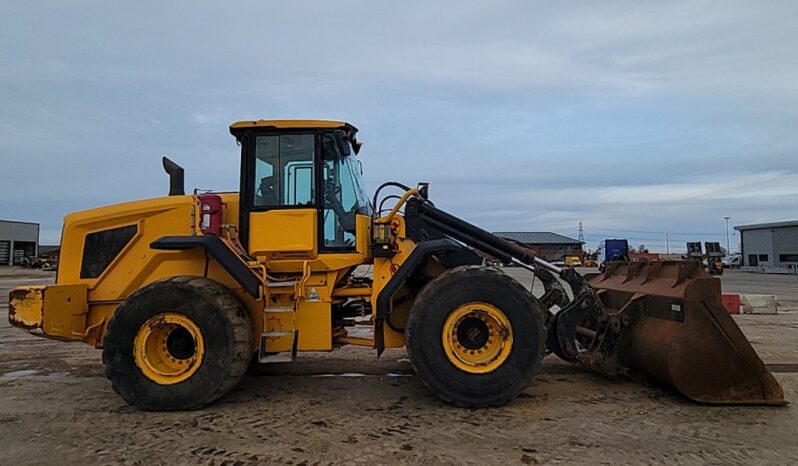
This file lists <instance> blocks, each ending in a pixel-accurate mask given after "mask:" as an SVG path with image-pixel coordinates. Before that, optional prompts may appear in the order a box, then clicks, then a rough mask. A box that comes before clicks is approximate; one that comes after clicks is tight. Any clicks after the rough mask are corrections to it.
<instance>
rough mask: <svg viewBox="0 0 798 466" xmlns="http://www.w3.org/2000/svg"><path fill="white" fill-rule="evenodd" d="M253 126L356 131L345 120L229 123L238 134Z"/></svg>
mask: <svg viewBox="0 0 798 466" xmlns="http://www.w3.org/2000/svg"><path fill="white" fill-rule="evenodd" d="M253 128H274V129H303V128H307V129H318V128H325V129H326V128H330V129H336V128H341V129H346V130H347V131H354V132H357V128H355V127H354V126H352V125H350V124H349V123H347V122H345V121H336V120H249V121H237V122H235V123H233V124H232V125H230V133H232V134H233V135H234V136H238V135H239V134H240V133H241V132H242V131H244V130H247V129H253Z"/></svg>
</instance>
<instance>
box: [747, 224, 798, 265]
mask: <svg viewBox="0 0 798 466" xmlns="http://www.w3.org/2000/svg"><path fill="white" fill-rule="evenodd" d="M734 229H735V230H737V231H739V232H740V254H741V255H742V259H743V268H744V269H745V268H749V269H757V270H760V271H763V272H793V273H795V272H798V220H791V221H787V222H776V223H760V224H755V225H740V226H735V227H734Z"/></svg>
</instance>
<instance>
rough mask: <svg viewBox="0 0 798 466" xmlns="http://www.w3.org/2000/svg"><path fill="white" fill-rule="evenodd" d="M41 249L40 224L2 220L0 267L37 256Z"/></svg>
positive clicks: (0, 221) (0, 223)
mask: <svg viewBox="0 0 798 466" xmlns="http://www.w3.org/2000/svg"><path fill="white" fill-rule="evenodd" d="M38 249H39V224H38V223H31V222H16V221H13V220H0V265H14V264H19V263H21V262H22V258H23V257H27V256H36V255H37V254H38V252H39V251H38Z"/></svg>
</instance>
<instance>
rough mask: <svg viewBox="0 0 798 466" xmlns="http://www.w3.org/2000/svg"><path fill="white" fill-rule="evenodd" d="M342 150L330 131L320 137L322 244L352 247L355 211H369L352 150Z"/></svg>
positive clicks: (341, 247) (344, 247) (329, 246)
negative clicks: (322, 207) (322, 169)
mask: <svg viewBox="0 0 798 466" xmlns="http://www.w3.org/2000/svg"><path fill="white" fill-rule="evenodd" d="M347 152H348V153H347V154H343V153H342V151H341V145H340V144H339V143H338V142H337V141H336V140H335V138H334V137H333V135H331V134H326V135H324V136H323V137H322V158H323V161H324V163H323V167H324V173H323V175H322V176H323V187H324V210H323V215H324V219H323V225H324V247H326V248H331V249H354V247H355V232H356V221H355V220H356V214H357V213H364V214H369V213H370V212H369V211H368V207H367V206H368V201H367V200H366V197H365V193H364V191H363V188H362V183H361V180H360V164H359V163H358V161H357V158H356V156H355V154H354V153H351V151H347Z"/></svg>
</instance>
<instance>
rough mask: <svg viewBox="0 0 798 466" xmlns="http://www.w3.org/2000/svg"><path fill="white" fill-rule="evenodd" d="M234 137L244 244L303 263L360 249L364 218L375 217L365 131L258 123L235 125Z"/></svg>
mask: <svg viewBox="0 0 798 466" xmlns="http://www.w3.org/2000/svg"><path fill="white" fill-rule="evenodd" d="M230 132H231V133H232V134H233V135H234V136H235V137H236V139H237V140H238V142H239V143H240V145H241V191H240V196H241V199H240V206H241V207H240V221H241V239H242V243H244V245H245V247H246V246H247V245H249V246H250V247H249V248H248V249H249V251H250V253H253V254H254V255H258V253H264V254H265V255H267V256H268V255H269V253H272V255H279V254H285V253H286V252H288V253H289V254H293V255H292V256H291V257H297V258H298V257H299V256H301V255H303V254H304V255H306V256H308V257H310V256H314V255H316V254H318V253H323V252H350V251H354V250H355V249H356V245H357V236H358V232H357V230H358V228H357V225H358V221H357V216H358V214H360V215H362V216H370V215H371V206H370V204H369V201H368V197H367V196H366V193H365V190H364V185H363V181H362V170H361V165H360V161H359V160H358V159H357V153H358V152H359V150H360V146H361V143H360V142H359V141H358V140H357V137H356V135H357V128H355V127H354V126H352V125H350V124H348V123H345V122H341V121H325V120H258V121H242V122H237V123H234V124H232V125H231V126H230ZM267 219H269V220H271V221H266V220H267ZM253 223H258V224H260V226H261V227H262V228H261V227H258V228H255V227H254V225H253ZM270 224H271V225H270ZM275 225H281V227H280V228H281V229H282V230H288V231H283V232H282V233H281V232H277V231H275V228H274V226H275ZM286 225H289V227H288V228H287V229H286V227H285V226H286ZM270 226H271V228H270ZM251 232H252V234H254V232H257V235H258V238H257V239H256V238H253V237H252V234H251ZM264 235H265V236H264ZM311 236H312V238H311ZM255 243H257V244H255ZM278 243H279V244H278ZM281 248H282V249H281Z"/></svg>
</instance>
